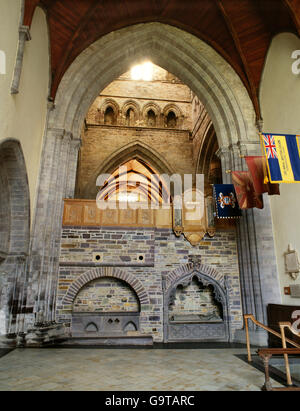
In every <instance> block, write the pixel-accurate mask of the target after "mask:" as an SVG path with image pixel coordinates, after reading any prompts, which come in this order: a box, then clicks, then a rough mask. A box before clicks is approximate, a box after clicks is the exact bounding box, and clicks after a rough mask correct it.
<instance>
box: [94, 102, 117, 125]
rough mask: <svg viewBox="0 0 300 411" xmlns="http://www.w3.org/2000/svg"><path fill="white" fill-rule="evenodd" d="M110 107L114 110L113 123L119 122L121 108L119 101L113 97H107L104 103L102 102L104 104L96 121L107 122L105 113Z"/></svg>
mask: <svg viewBox="0 0 300 411" xmlns="http://www.w3.org/2000/svg"><path fill="white" fill-rule="evenodd" d="M109 109H111V110H112V112H113V121H112V123H111V124H113V125H115V124H117V121H118V118H119V112H120V108H119V105H118V103H117V102H116V101H115V100H113V99H105V101H104V103H103V104H102V106H101V107H100V109H99V111H98V114H97V118H96V121H97V122H99V123H101V124H105V113H106V112H107V110H109Z"/></svg>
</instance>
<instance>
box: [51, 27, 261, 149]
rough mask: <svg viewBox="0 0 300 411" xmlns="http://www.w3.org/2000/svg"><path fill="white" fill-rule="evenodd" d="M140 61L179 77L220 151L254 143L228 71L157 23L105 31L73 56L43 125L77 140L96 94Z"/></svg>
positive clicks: (243, 102)
mask: <svg viewBox="0 0 300 411" xmlns="http://www.w3.org/2000/svg"><path fill="white" fill-rule="evenodd" d="M125 50H126V53H125ZM144 59H150V60H152V62H153V63H154V64H157V65H159V66H161V67H163V68H164V69H166V70H167V71H169V72H171V73H173V74H174V75H175V76H177V77H179V78H180V79H181V80H182V81H183V82H184V83H185V84H187V85H188V86H189V87H190V88H191V90H193V92H194V93H195V94H196V95H197V96H198V97H199V98H200V100H201V101H202V102H203V104H204V105H205V107H206V109H207V111H208V113H209V115H210V117H211V118H212V121H213V123H214V126H215V129H216V133H217V136H218V140H219V146H220V147H228V146H229V145H230V144H235V143H237V142H238V141H243V142H244V143H246V142H252V143H253V142H254V143H258V141H257V129H256V126H255V111H254V108H253V104H252V102H251V100H250V97H249V95H248V92H247V90H246V88H245V87H244V85H243V83H242V81H241V80H240V78H239V76H238V75H237V74H236V73H235V71H234V70H233V68H232V67H231V66H230V65H229V64H228V63H227V62H226V61H225V60H224V59H223V58H222V57H221V56H220V55H219V54H218V53H217V52H215V51H214V50H213V49H212V48H211V47H210V46H208V45H207V44H206V43H205V42H203V41H202V40H200V39H198V38H196V37H194V36H193V35H190V34H188V33H186V32H184V31H182V30H180V29H177V28H175V27H172V26H169V25H165V24H161V23H146V24H139V25H134V26H130V27H127V28H125V29H121V30H119V31H116V32H113V33H110V34H108V35H106V36H104V37H102V38H101V39H100V40H98V41H97V42H95V43H94V44H93V45H92V46H90V47H89V48H87V49H86V50H85V51H84V52H83V53H82V54H81V55H80V56H79V57H77V59H76V60H75V61H74V62H73V64H72V65H71V66H70V68H69V69H68V70H67V72H66V74H65V76H64V78H63V81H62V82H61V84H60V86H59V89H58V92H57V95H56V100H55V110H53V111H52V112H51V115H50V119H49V127H50V128H52V127H53V128H57V127H59V128H64V129H66V130H68V131H70V132H71V133H72V134H73V135H74V137H75V138H79V136H80V131H81V127H82V124H83V121H84V117H85V115H86V113H87V111H88V109H89V107H90V106H91V104H92V103H93V101H94V100H95V98H96V97H97V95H98V93H99V91H100V90H103V89H104V88H105V87H106V86H107V85H108V84H109V83H111V82H112V81H113V80H114V79H115V78H117V77H119V76H120V75H121V74H122V73H124V72H126V71H128V69H129V67H130V66H131V65H132V64H133V63H135V62H136V63H138V62H139V61H141V60H144Z"/></svg>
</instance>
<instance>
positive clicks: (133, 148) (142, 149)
mask: <svg viewBox="0 0 300 411" xmlns="http://www.w3.org/2000/svg"><path fill="white" fill-rule="evenodd" d="M133 159H137V160H142V161H144V162H145V163H149V164H151V165H152V166H153V168H154V169H156V170H157V171H158V172H159V174H167V175H169V176H171V175H172V174H174V170H173V169H172V168H171V166H170V165H169V164H168V163H167V162H166V160H164V159H162V157H161V156H160V155H159V153H157V152H156V151H155V150H153V149H152V148H150V147H149V146H147V144H144V143H142V142H133V143H131V144H128V145H127V146H125V147H122V148H121V149H120V150H117V151H116V152H114V153H113V154H112V155H111V156H109V157H108V158H107V159H106V161H105V163H104V164H101V165H100V166H99V168H98V169H97V170H95V172H94V174H93V176H92V178H91V180H90V183H89V184H88V185H87V186H86V188H85V189H84V191H83V193H82V197H83V198H93V199H95V198H96V195H97V192H98V190H99V188H98V187H97V179H98V177H99V176H100V175H104V174H111V173H113V172H114V171H115V170H116V169H117V168H118V167H119V166H120V165H122V164H125V163H126V162H127V161H129V160H133Z"/></svg>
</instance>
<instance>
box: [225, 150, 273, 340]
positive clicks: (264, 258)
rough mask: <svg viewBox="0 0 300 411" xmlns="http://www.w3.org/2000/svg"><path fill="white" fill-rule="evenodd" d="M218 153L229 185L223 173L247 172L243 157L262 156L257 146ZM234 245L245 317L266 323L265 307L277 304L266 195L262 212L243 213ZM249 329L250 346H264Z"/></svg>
mask: <svg viewBox="0 0 300 411" xmlns="http://www.w3.org/2000/svg"><path fill="white" fill-rule="evenodd" d="M217 154H218V156H219V157H220V159H221V162H222V168H223V176H224V177H225V181H224V183H231V174H230V173H229V174H226V170H232V171H234V170H240V171H243V170H247V165H246V162H245V160H244V159H243V157H244V156H246V155H261V152H260V145H259V143H258V144H248V143H247V142H244V143H238V144H235V145H232V146H230V147H229V148H228V149H227V148H222V149H220V150H219V152H218V153H217ZM224 167H225V168H226V170H225V172H224ZM224 174H225V175H224ZM237 244H238V255H239V267H240V282H241V296H242V303H243V311H244V314H253V315H254V316H255V318H256V319H257V320H258V321H260V322H262V323H264V324H267V312H266V309H267V305H268V304H270V303H280V288H279V277H278V272H277V266H276V255H275V244H274V237H273V232H272V217H271V211H270V204H269V198H268V195H267V194H265V195H264V209H263V210H258V209H251V210H245V211H243V216H242V217H241V218H240V219H239V221H238V223H237ZM250 328H251V329H252V337H251V341H252V343H255V344H259V345H263V344H266V343H267V334H266V333H265V332H264V331H262V330H261V329H260V328H257V327H256V326H253V325H250ZM236 340H237V341H242V342H244V341H245V335H240V336H236Z"/></svg>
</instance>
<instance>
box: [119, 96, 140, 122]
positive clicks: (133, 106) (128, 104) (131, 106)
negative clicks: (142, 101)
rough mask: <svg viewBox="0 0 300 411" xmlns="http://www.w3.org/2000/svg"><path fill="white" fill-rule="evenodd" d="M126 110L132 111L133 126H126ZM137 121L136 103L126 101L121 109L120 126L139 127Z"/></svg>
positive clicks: (137, 107)
mask: <svg viewBox="0 0 300 411" xmlns="http://www.w3.org/2000/svg"><path fill="white" fill-rule="evenodd" d="M128 110H132V111H133V113H134V124H131V123H130V124H128V121H127V113H128ZM139 121H140V107H139V105H138V104H137V102H136V101H134V100H128V101H126V102H125V104H124V105H123V107H122V124H124V125H125V126H132V125H136V126H138V125H139Z"/></svg>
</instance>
